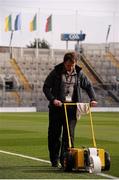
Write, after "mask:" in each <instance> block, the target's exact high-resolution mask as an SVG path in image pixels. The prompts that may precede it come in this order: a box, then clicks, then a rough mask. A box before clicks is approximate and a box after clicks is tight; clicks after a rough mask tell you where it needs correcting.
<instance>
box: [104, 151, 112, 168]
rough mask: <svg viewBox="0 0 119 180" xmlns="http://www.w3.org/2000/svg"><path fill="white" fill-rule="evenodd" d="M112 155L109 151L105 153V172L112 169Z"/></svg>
mask: <svg viewBox="0 0 119 180" xmlns="http://www.w3.org/2000/svg"><path fill="white" fill-rule="evenodd" d="M110 163H111V161H110V155H109V153H108V152H107V151H105V167H104V169H103V170H104V171H108V170H109V169H110Z"/></svg>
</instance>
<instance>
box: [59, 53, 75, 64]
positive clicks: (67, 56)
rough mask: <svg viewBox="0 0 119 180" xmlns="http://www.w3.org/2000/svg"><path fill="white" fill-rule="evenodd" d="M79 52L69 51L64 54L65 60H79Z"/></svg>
mask: <svg viewBox="0 0 119 180" xmlns="http://www.w3.org/2000/svg"><path fill="white" fill-rule="evenodd" d="M77 59H78V58H77V54H76V52H68V53H66V54H65V55H64V60H63V61H64V62H67V61H70V62H73V63H74V62H76V61H77Z"/></svg>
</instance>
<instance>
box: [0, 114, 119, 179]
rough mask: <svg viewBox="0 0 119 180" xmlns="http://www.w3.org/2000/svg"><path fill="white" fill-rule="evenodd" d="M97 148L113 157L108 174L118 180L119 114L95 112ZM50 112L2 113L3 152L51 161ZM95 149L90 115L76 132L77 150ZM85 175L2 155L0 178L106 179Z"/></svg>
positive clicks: (0, 121) (0, 134) (1, 143)
mask: <svg viewBox="0 0 119 180" xmlns="http://www.w3.org/2000/svg"><path fill="white" fill-rule="evenodd" d="M92 115H93V124H94V132H95V137H96V143H97V147H99V148H104V149H105V150H107V151H108V152H109V153H110V156H111V169H110V170H109V171H106V172H103V173H105V174H108V175H111V176H115V177H119V168H118V167H119V113H116V112H115V113H114V112H113V113H111V112H108V113H107V112H105V113H96V112H95V113H94V112H93V113H92ZM47 129H48V113H44V112H37V113H0V150H3V151H9V152H12V153H19V154H22V155H27V156H32V157H36V158H40V159H44V160H49V157H48V148H47ZM82 146H85V147H92V146H93V142H92V135H91V128H90V120H89V116H88V115H85V116H82V117H81V119H80V120H79V121H78V123H77V126H76V131H75V147H82ZM104 178H105V177H102V176H98V175H94V174H89V173H86V172H83V173H81V172H71V173H66V172H63V170H61V169H57V168H52V167H51V166H50V164H49V163H46V162H39V161H35V160H32V159H26V158H23V157H18V156H13V155H10V154H4V153H1V152H0V179H104Z"/></svg>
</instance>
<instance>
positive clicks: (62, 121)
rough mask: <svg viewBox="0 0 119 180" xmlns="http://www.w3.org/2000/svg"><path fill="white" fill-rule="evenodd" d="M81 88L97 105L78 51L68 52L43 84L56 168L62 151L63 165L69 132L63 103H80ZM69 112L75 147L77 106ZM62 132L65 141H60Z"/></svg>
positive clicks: (49, 138)
mask: <svg viewBox="0 0 119 180" xmlns="http://www.w3.org/2000/svg"><path fill="white" fill-rule="evenodd" d="M81 88H82V89H84V90H85V91H86V92H87V94H88V96H89V98H90V103H91V106H95V105H96V104H97V102H96V98H95V93H94V89H93V87H92V84H91V82H90V81H89V79H88V78H87V77H86V76H85V75H84V74H83V72H82V69H81V67H79V66H78V65H77V54H76V53H75V52H68V53H66V54H65V55H64V59H63V62H62V63H60V64H58V65H56V66H55V68H54V69H53V70H52V71H51V72H50V74H49V75H48V76H47V78H46V80H45V82H44V86H43V92H44V93H45V95H46V97H47V99H48V100H49V102H50V103H49V128H48V148H49V155H50V161H51V164H52V166H53V167H57V166H58V160H59V154H60V163H61V165H62V166H63V154H64V153H65V152H66V151H67V148H68V133H67V127H66V118H65V113H64V107H63V103H64V102H81ZM67 114H68V123H69V130H70V137H71V144H72V147H74V129H75V125H76V122H77V119H76V106H73V105H72V106H67ZM62 127H63V129H62ZM61 135H62V141H61V140H60V138H61ZM61 142H62V143H61Z"/></svg>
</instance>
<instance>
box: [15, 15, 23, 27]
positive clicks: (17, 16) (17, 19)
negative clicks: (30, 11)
mask: <svg viewBox="0 0 119 180" xmlns="http://www.w3.org/2000/svg"><path fill="white" fill-rule="evenodd" d="M14 30H15V31H18V30H21V14H18V15H16V18H15V22H14Z"/></svg>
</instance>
